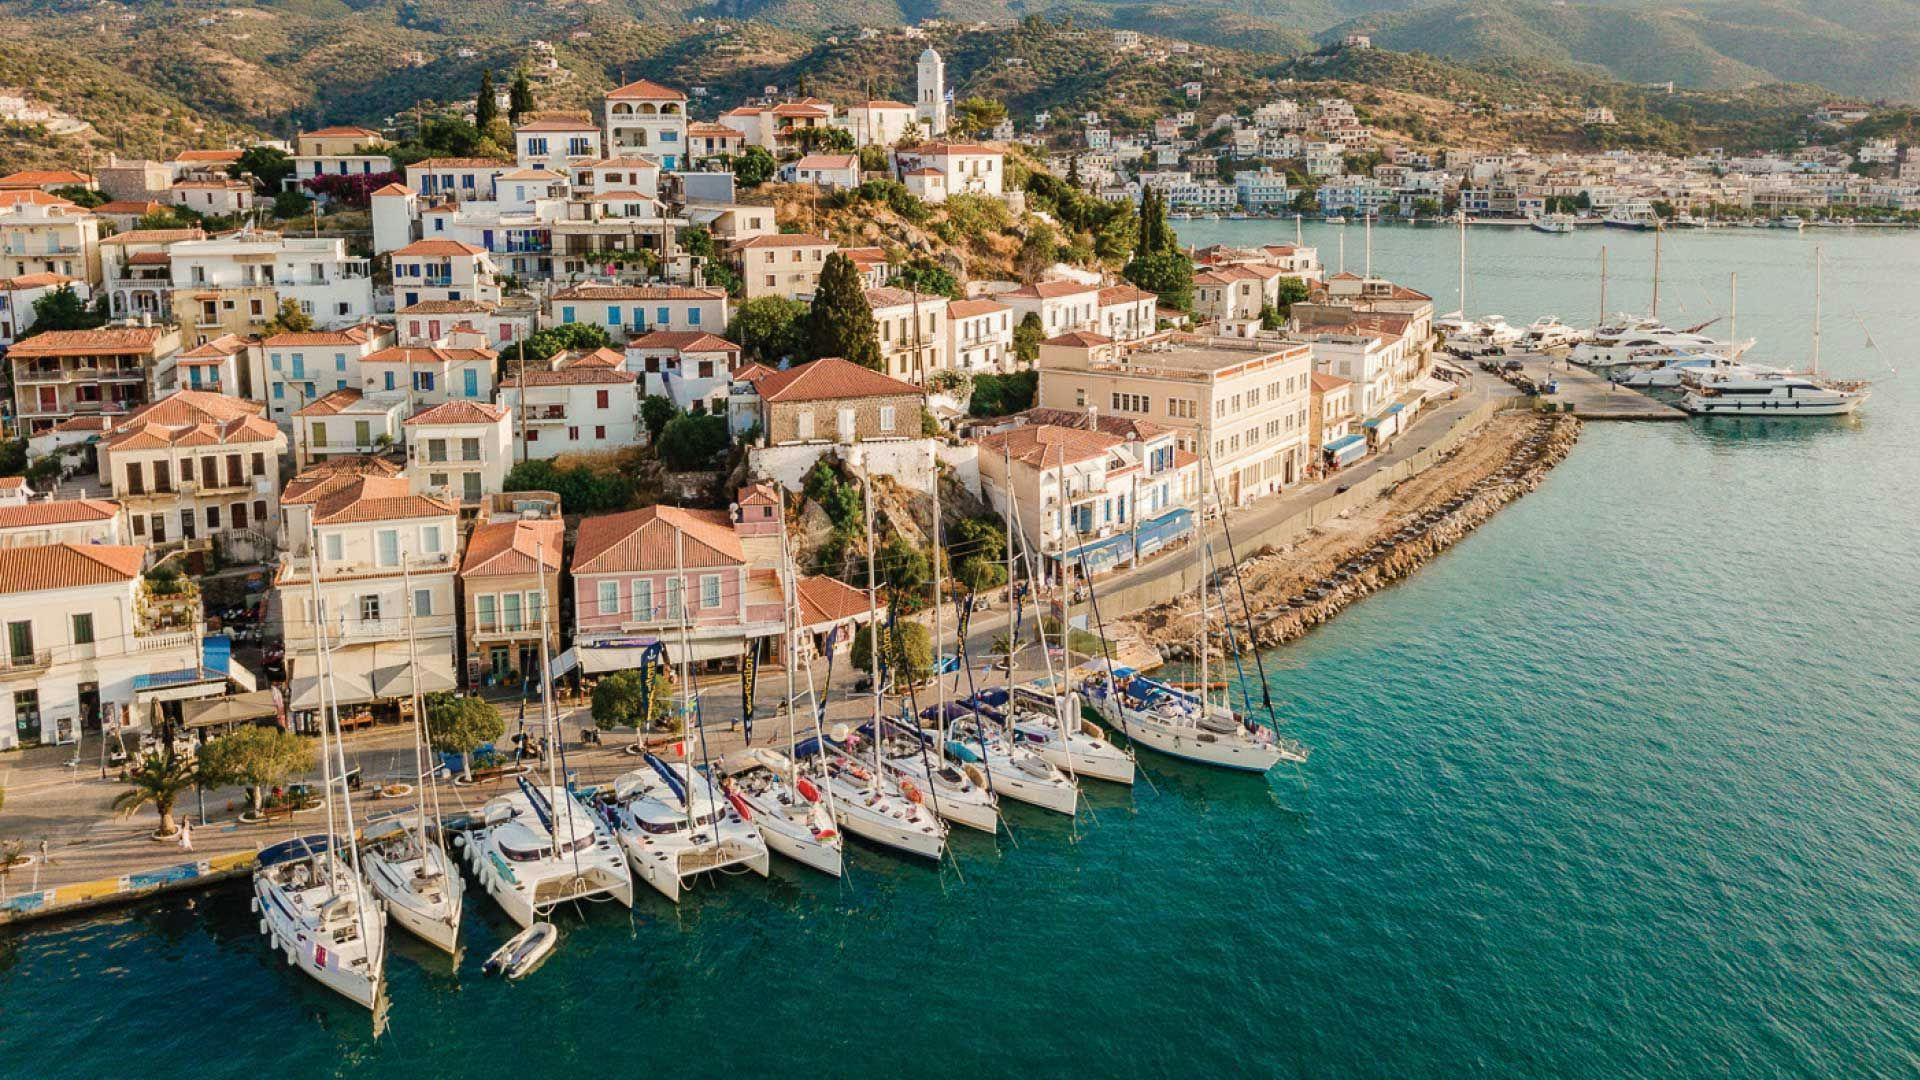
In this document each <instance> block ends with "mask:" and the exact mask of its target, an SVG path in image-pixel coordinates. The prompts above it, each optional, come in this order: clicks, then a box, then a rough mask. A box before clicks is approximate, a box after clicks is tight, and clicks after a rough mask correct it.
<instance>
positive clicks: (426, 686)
mask: <svg viewBox="0 0 1920 1080" xmlns="http://www.w3.org/2000/svg"><path fill="white" fill-rule="evenodd" d="M382 659H390V658H387V657H382ZM415 671H418V672H419V673H420V692H421V693H423V694H432V693H436V692H438V691H441V690H452V689H453V688H454V685H455V684H454V679H453V657H451V656H434V655H425V656H421V657H420V658H419V660H418V662H417V663H415V664H413V665H411V666H410V665H408V664H405V663H400V664H394V663H391V662H389V663H387V664H384V665H382V666H381V667H377V668H375V669H374V671H373V692H374V694H375V696H378V697H383V698H405V697H412V696H413V672H415Z"/></svg>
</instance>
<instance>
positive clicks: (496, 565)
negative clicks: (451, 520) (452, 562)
mask: <svg viewBox="0 0 1920 1080" xmlns="http://www.w3.org/2000/svg"><path fill="white" fill-rule="evenodd" d="M565 532H566V526H565V524H564V523H562V522H560V521H557V520H544V519H543V520H540V521H495V522H488V523H485V524H482V525H476V526H474V529H473V535H471V536H469V537H467V553H466V557H465V558H464V559H463V560H462V561H461V563H460V576H461V577H505V576H508V575H522V574H535V573H539V572H540V571H541V570H542V569H546V570H554V571H557V570H559V569H560V554H561V547H562V545H563V544H564V543H565V540H564V536H565Z"/></svg>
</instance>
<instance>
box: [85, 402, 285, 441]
mask: <svg viewBox="0 0 1920 1080" xmlns="http://www.w3.org/2000/svg"><path fill="white" fill-rule="evenodd" d="M265 411H266V406H264V405H261V404H259V403H258V402H253V401H245V400H242V399H240V398H235V397H228V396H227V395H225V394H210V393H207V392H206V391H204V390H180V391H176V392H174V393H171V394H168V395H167V396H166V397H163V398H161V399H160V400H159V401H155V402H152V403H150V404H147V405H142V406H141V407H139V408H138V409H135V410H134V411H133V412H132V414H130V415H129V416H128V417H127V418H126V419H125V420H123V421H121V422H120V423H119V424H118V425H117V426H115V427H114V429H113V430H112V431H110V432H108V433H107V449H108V450H154V449H159V448H161V447H167V446H226V445H230V444H234V443H255V442H274V441H276V440H278V439H279V438H280V437H281V435H280V428H279V427H278V426H276V425H275V424H274V422H273V421H271V420H268V419H267V418H266V417H265V416H263V415H261V414H262V413H263V412H265Z"/></svg>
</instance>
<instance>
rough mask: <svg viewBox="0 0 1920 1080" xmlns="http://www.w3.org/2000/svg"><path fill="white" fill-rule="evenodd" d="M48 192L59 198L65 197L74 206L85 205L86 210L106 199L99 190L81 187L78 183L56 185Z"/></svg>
mask: <svg viewBox="0 0 1920 1080" xmlns="http://www.w3.org/2000/svg"><path fill="white" fill-rule="evenodd" d="M48 194H51V195H57V196H59V197H60V198H62V199H65V200H67V201H68V202H70V203H73V204H74V205H76V206H81V207H85V208H86V209H88V210H91V209H93V208H94V207H96V206H99V205H100V204H101V203H104V202H106V201H107V197H106V196H105V195H102V194H101V193H100V192H98V191H95V190H93V189H92V188H89V187H81V186H80V185H78V184H69V185H67V186H66V187H57V188H54V189H53V190H52V191H51V192H49V193H48Z"/></svg>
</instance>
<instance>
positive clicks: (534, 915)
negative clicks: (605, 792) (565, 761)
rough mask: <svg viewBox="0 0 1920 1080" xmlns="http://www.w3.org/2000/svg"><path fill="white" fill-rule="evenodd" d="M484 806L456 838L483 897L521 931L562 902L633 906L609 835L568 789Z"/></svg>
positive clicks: (528, 790)
mask: <svg viewBox="0 0 1920 1080" xmlns="http://www.w3.org/2000/svg"><path fill="white" fill-rule="evenodd" d="M519 784H520V787H519V790H517V791H510V792H508V793H506V794H505V795H500V796H496V797H495V798H493V799H491V800H489V801H488V802H487V804H486V806H484V807H482V808H481V811H480V824H479V826H478V827H477V828H475V829H474V830H473V831H472V832H469V833H468V834H466V836H464V837H462V838H461V839H462V840H464V846H465V848H466V853H467V865H468V866H469V867H471V868H472V870H473V875H474V877H476V878H479V879H480V884H481V886H482V887H483V888H485V889H486V891H487V895H489V896H491V897H493V898H494V900H495V901H496V902H497V903H499V905H500V907H501V909H502V910H504V911H505V912H506V913H507V915H508V917H510V918H512V919H513V921H514V922H516V923H519V924H520V925H521V926H522V927H527V926H532V925H533V924H534V922H535V921H536V920H537V919H538V918H539V917H540V916H542V915H545V914H547V913H548V912H550V911H552V910H553V909H554V908H556V907H558V906H559V905H561V904H564V903H566V902H567V901H569V900H590V899H593V898H596V897H601V896H611V897H612V898H614V899H615V900H618V901H620V902H621V903H622V904H625V905H626V906H628V907H632V906H633V876H632V875H631V874H630V873H628V871H627V858H626V856H625V855H623V854H622V853H621V851H620V845H619V844H618V843H616V842H615V841H614V838H613V832H612V830H610V829H609V828H607V825H606V823H605V822H604V821H602V820H601V819H600V816H599V815H598V814H595V813H594V812H593V811H592V810H590V809H589V808H588V807H587V806H585V805H584V804H583V803H582V802H581V801H580V799H579V797H578V796H576V795H575V794H574V793H573V792H572V791H571V790H569V789H568V788H566V787H563V786H560V785H549V786H546V787H538V786H535V785H534V784H532V783H530V782H529V781H528V780H527V778H526V777H521V778H520V780H519Z"/></svg>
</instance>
